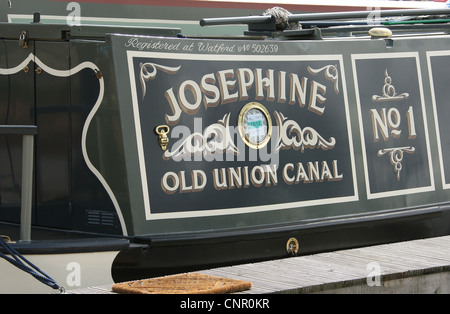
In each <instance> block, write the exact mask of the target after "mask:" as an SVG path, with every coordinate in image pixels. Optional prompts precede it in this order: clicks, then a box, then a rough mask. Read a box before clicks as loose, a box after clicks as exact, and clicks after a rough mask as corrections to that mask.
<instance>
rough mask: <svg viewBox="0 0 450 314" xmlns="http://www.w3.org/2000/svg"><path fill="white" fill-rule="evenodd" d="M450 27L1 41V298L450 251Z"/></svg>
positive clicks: (77, 35)
mask: <svg viewBox="0 0 450 314" xmlns="http://www.w3.org/2000/svg"><path fill="white" fill-rule="evenodd" d="M22 2H24V1H22ZM32 2H33V3H34V2H44V1H37V0H36V1H32ZM47 2H48V3H49V7H51V6H50V4H51V5H53V6H56V5H57V4H61V3H64V5H66V4H67V2H65V1H47ZM100 2H102V1H96V3H100ZM104 2H108V1H104ZM116 2H120V1H116ZM19 3H21V1H14V0H12V1H3V2H2V5H3V6H5V5H6V7H5V8H4V10H6V11H7V10H10V9H11V10H12V9H13V8H14V6H15V5H17V4H19ZM27 3H28V4H29V3H30V2H29V1H28V2H27ZM93 3H94V1H80V2H79V3H74V4H73V5H74V6H75V7H76V5H77V4H78V5H80V6H81V8H82V10H83V5H84V4H86V5H90V4H92V5H93ZM141 3H144V1H138V0H136V1H134V2H133V4H132V5H138V7H140V6H139V5H140V4H141ZM224 3H225V4H230V3H231V1H229V2H224ZM225 4H223V5H225ZM402 4H403V3H402ZM21 9H23V7H21ZM4 10H3V9H2V14H4V13H3V12H5V11H4ZM204 12H208V10H206V11H204ZM244 13H245V11H244ZM105 14H106V13H105ZM449 14H450V9H447V8H446V7H445V5H443V4H441V7H440V8H434V7H433V8H410V9H408V8H406V9H405V8H401V9H386V10H376V11H367V10H350V11H346V12H314V13H311V12H306V13H291V12H289V11H288V10H286V9H284V8H280V7H273V8H269V9H265V10H264V11H263V12H260V13H259V14H258V15H253V14H252V15H242V16H237V15H236V14H233V15H230V16H228V17H224V16H219V17H218V16H212V15H211V16H209V17H208V15H205V16H204V18H200V19H199V20H198V21H197V23H198V24H199V27H201V28H205V29H207V28H216V29H220V28H221V27H222V26H224V27H225V26H230V25H231V26H233V25H234V26H235V25H240V26H242V25H244V28H245V30H244V31H243V32H242V33H239V34H228V35H226V36H224V35H223V34H217V35H210V34H200V33H194V34H190V33H186V32H184V31H182V30H181V29H180V28H179V27H177V25H176V23H174V24H173V25H172V27H155V26H138V25H122V26H121V25H91V24H89V25H88V24H78V23H77V20H76V19H75V20H71V21H72V22H73V23H62V24H54V23H47V22H44V21H43V20H41V17H42V16H45V13H44V12H42V10H41V13H37V12H36V13H35V14H33V19H32V20H31V21H29V22H26V23H24V22H21V23H16V22H13V21H8V22H5V23H1V24H0V235H2V236H1V238H0V239H1V240H0V244H1V248H0V255H1V257H3V258H2V259H0V269H1V274H2V275H1V278H2V279H1V284H0V292H2V293H9V292H14V293H15V292H19V293H28V292H49V291H53V290H55V289H56V290H58V289H59V290H60V291H62V290H63V289H68V288H72V289H73V288H78V287H85V286H92V285H100V284H107V283H111V282H122V281H127V280H134V279H143V278H149V277H155V276H161V275H167V274H174V273H179V272H186V271H195V270H201V269H206V268H211V267H216V266H223V265H234V264H238V263H246V262H255V261H262V260H271V259H279V258H289V257H290V256H296V255H305V254H312V253H316V252H324V251H332V250H338V249H344V248H351V247H359V246H367V245H374V244H380V243H390V242H396V241H403V240H410V239H417V238H426V237H435V236H442V235H447V234H449V231H450V213H449V209H450V160H449V158H450V157H449V156H450V151H449V150H450V145H449V138H446V135H445V134H447V131H450V129H449V127H448V123H446V121H447V120H448V119H449V116H450V109H449V106H448V98H449V97H448V87H447V85H448V83H447V82H448V81H449V80H450V73H449V71H448V67H449V65H450V48H449V47H450V35H449V31H450V25H449V24H448V23H449V21H450V19H449ZM447 151H449V152H447Z"/></svg>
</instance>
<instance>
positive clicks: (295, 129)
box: [274, 111, 336, 153]
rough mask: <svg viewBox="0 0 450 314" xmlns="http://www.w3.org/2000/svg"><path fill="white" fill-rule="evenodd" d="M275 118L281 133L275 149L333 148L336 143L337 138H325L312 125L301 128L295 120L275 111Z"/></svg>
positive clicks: (302, 150)
mask: <svg viewBox="0 0 450 314" xmlns="http://www.w3.org/2000/svg"><path fill="white" fill-rule="evenodd" d="M274 116H275V120H276V122H277V125H278V129H279V134H278V138H277V143H276V146H275V150H276V151H277V152H278V151H279V150H280V149H290V148H293V149H294V150H299V149H300V150H301V152H302V153H303V152H304V150H305V149H315V148H316V149H319V148H320V149H323V150H328V149H333V148H334V147H335V145H336V139H335V138H334V137H330V138H329V139H328V141H327V140H326V139H325V138H323V137H322V136H321V135H320V134H319V133H318V132H317V131H316V130H314V129H313V128H311V127H304V128H301V127H300V126H299V125H298V123H297V122H296V121H294V120H288V119H287V117H284V115H283V114H282V113H278V112H277V111H275V112H274Z"/></svg>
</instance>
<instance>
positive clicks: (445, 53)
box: [427, 50, 450, 189]
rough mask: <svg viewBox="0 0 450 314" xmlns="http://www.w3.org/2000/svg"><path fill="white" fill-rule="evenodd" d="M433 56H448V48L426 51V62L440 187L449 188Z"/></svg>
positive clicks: (449, 52) (449, 53)
mask: <svg viewBox="0 0 450 314" xmlns="http://www.w3.org/2000/svg"><path fill="white" fill-rule="evenodd" d="M435 56H450V50H442V51H427V64H428V76H429V77H430V89H431V101H432V104H433V113H434V121H435V127H436V136H437V146H438V153H439V164H440V166H441V169H442V172H441V173H442V187H443V188H444V189H450V183H445V182H446V181H447V178H446V177H445V172H444V169H445V165H444V156H443V154H442V144H441V143H442V142H441V133H440V131H439V118H438V112H437V105H436V96H435V93H434V80H433V69H432V68H431V57H435Z"/></svg>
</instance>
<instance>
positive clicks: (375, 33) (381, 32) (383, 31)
mask: <svg viewBox="0 0 450 314" xmlns="http://www.w3.org/2000/svg"><path fill="white" fill-rule="evenodd" d="M369 35H370V36H372V38H389V37H391V36H392V31H391V30H390V29H389V28H385V27H374V28H371V29H370V30H369Z"/></svg>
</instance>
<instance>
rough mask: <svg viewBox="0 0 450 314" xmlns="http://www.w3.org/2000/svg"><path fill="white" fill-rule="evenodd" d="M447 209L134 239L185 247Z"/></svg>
mask: <svg viewBox="0 0 450 314" xmlns="http://www.w3.org/2000/svg"><path fill="white" fill-rule="evenodd" d="M444 211H450V204H445V205H435V206H428V207H414V208H405V209H399V210H386V211H378V212H375V213H371V214H368V215H367V214H356V215H343V216H337V217H334V218H332V219H330V217H328V218H321V219H312V220H305V221H297V222H295V223H289V224H279V225H271V226H262V227H259V228H251V229H250V228H241V229H233V230H231V231H228V230H226V231H212V232H199V233H180V234H172V235H158V236H155V235H143V236H136V237H134V242H135V243H139V244H148V245H151V247H160V246H164V247H167V246H181V245H189V244H195V243H203V244H212V243H220V242H224V241H233V239H234V240H236V239H241V240H242V239H243V238H245V240H261V239H262V238H270V237H275V236H278V235H280V234H285V233H290V232H299V231H308V230H311V231H312V230H314V232H318V230H319V229H324V230H327V231H331V230H335V229H342V228H352V227H354V228H359V227H362V226H364V225H368V226H372V225H374V224H383V223H387V222H389V223H392V222H397V221H404V220H424V219H431V218H436V217H440V216H442V215H443V212H444Z"/></svg>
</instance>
